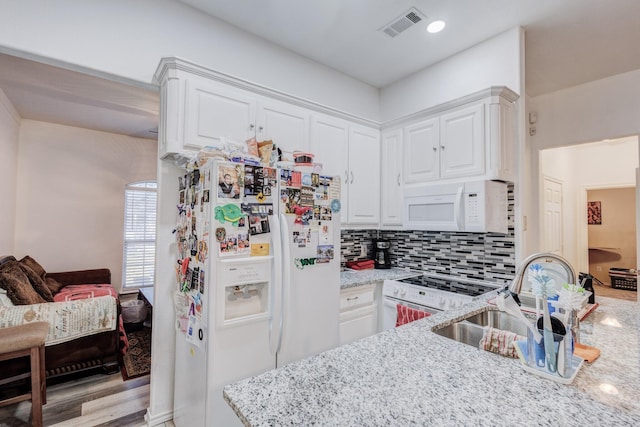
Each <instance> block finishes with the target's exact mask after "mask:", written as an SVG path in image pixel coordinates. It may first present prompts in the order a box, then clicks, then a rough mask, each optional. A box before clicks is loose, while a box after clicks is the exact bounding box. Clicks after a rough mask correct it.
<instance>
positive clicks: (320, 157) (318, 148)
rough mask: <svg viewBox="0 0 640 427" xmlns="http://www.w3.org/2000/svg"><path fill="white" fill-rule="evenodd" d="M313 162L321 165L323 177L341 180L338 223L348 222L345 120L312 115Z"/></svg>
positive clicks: (347, 124) (347, 133)
mask: <svg viewBox="0 0 640 427" xmlns="http://www.w3.org/2000/svg"><path fill="white" fill-rule="evenodd" d="M310 151H311V152H312V153H313V154H314V155H315V157H314V159H313V161H314V162H316V163H320V164H322V173H323V175H331V176H339V177H340V179H341V184H342V186H341V190H342V191H341V194H340V198H341V200H340V204H341V205H342V208H343V211H342V212H341V217H340V221H341V222H342V223H343V224H345V223H347V221H348V220H349V218H348V215H345V210H344V209H346V206H347V200H348V197H349V196H348V191H349V187H348V182H349V179H348V178H349V161H348V156H349V123H348V122H347V121H346V120H342V119H338V118H336V117H331V116H327V115H324V114H319V113H318V114H314V115H313V117H312V119H311V147H310Z"/></svg>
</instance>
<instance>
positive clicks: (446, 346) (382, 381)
mask: <svg viewBox="0 0 640 427" xmlns="http://www.w3.org/2000/svg"><path fill="white" fill-rule="evenodd" d="M489 295H491V294H489ZM489 298H491V296H487V297H484V298H482V299H481V300H479V301H475V302H472V303H469V304H467V305H465V306H463V307H460V308H459V309H455V310H450V311H448V312H444V313H439V314H436V315H433V316H431V317H428V318H425V319H422V320H419V321H416V322H413V323H410V324H407V325H405V326H402V327H399V328H395V329H393V330H390V331H385V332H382V333H380V334H377V335H374V336H371V337H368V338H365V339H362V340H360V341H356V342H355V343H352V344H348V345H345V346H342V347H338V348H335V349H333V350H329V351H327V352H324V353H321V354H319V355H316V356H312V357H310V358H307V359H304V360H301V361H299V362H295V363H291V364H289V365H286V366H284V367H282V368H280V369H276V370H272V371H269V372H266V373H264V374H261V375H259V376H256V377H253V378H248V379H246V380H243V381H240V382H238V383H235V384H232V385H228V386H226V387H225V388H224V398H225V400H226V401H227V402H228V403H229V404H230V406H231V407H232V408H233V410H234V411H235V412H236V414H237V415H238V416H239V417H240V419H241V420H242V422H243V423H244V424H245V425H247V426H274V425H283V426H284V425H340V426H364V425H366V426H405V425H409V424H417V425H490V426H495V425H523V426H530V425H531V426H533V425H536V426H537V425H561V426H563V425H640V399H638V396H640V372H639V371H640V366H639V364H638V360H639V357H640V351H639V342H638V338H639V337H638V331H639V330H640V320H639V319H640V311H639V310H638V308H639V307H638V304H637V303H635V302H630V301H622V300H616V299H612V298H599V299H598V302H599V303H600V306H599V307H598V309H597V310H596V311H595V312H593V313H591V314H590V315H589V316H588V317H587V319H585V320H583V321H582V323H581V340H582V342H583V343H584V344H586V345H591V346H595V347H597V348H599V349H600V350H601V352H602V353H601V355H600V357H599V358H598V359H597V360H596V361H595V362H593V364H591V365H589V364H587V363H586V362H585V364H584V365H583V367H582V369H581V370H580V372H578V374H577V377H576V378H575V380H574V381H573V383H572V384H571V385H563V384H560V383H557V382H554V381H551V380H548V379H545V378H542V377H539V376H536V375H532V374H530V373H528V372H526V371H524V370H523V369H522V367H521V365H520V362H519V361H518V360H514V359H509V358H505V357H502V356H499V355H496V354H493V353H489V352H486V351H481V350H478V349H476V348H473V347H471V346H468V345H465V344H461V343H458V342H455V341H453V340H450V339H448V338H445V337H441V336H439V335H436V334H434V333H433V332H432V329H434V328H437V327H440V326H441V325H446V324H449V323H451V322H453V321H455V320H457V319H460V318H463V317H467V315H468V314H469V313H472V312H478V311H483V310H485V309H486V306H487V305H489V304H488V303H487V302H486V300H488V299H489Z"/></svg>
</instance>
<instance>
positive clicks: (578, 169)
mask: <svg viewBox="0 0 640 427" xmlns="http://www.w3.org/2000/svg"><path fill="white" fill-rule="evenodd" d="M638 163H639V162H638V137H636V136H633V137H628V138H621V139H616V140H604V141H599V142H593V143H585V144H579V145H574V146H568V147H559V148H552V149H547V150H541V151H540V177H541V178H540V188H541V191H540V196H539V201H540V203H539V204H540V215H541V216H540V218H541V226H542V227H543V229H545V230H546V227H547V223H548V222H550V221H551V224H549V226H550V227H552V228H553V227H555V229H556V230H557V227H558V225H555V224H553V215H551V216H549V215H547V211H548V210H549V209H551V211H552V213H553V211H554V209H555V207H554V206H555V205H554V203H549V201H548V200H547V199H548V197H547V196H548V195H549V194H550V193H549V189H552V188H557V186H558V185H559V186H560V191H561V199H560V200H561V204H560V205H559V213H558V214H557V215H558V217H559V218H560V222H561V228H560V230H562V233H560V234H559V235H558V234H556V236H558V237H559V239H560V240H561V243H560V244H559V245H558V243H557V242H554V240H553V237H552V236H549V237H548V238H547V237H543V238H542V239H541V244H542V245H543V246H541V249H542V250H545V251H554V250H557V248H558V247H559V248H560V251H561V253H560V255H561V256H563V257H564V258H566V259H567V260H568V261H569V262H570V263H571V265H573V266H574V268H575V269H576V273H578V272H589V273H591V274H592V275H594V276H595V277H596V278H598V279H599V281H601V282H602V283H603V286H604V287H603V288H602V289H600V290H601V292H600V295H602V296H612V297H622V298H624V299H631V300H634V301H635V300H636V299H637V292H634V291H630V290H625V289H614V288H612V287H611V280H610V279H609V268H612V267H614V268H628V269H632V268H633V269H635V268H637V267H638V265H637V250H636V245H637V241H638V230H637V227H635V222H636V218H637V212H636V204H635V203H636V200H635V199H636V197H635V192H636V169H637V168H638ZM618 190H620V191H622V192H626V193H625V195H624V197H623V198H622V199H620V200H618V202H620V204H618V203H617V202H616V205H615V207H613V205H612V203H613V199H611V200H609V199H607V202H606V204H603V203H602V202H603V200H596V198H600V199H602V197H604V196H605V195H606V194H607V193H608V192H609V191H611V197H614V196H613V193H614V192H615V191H618ZM591 192H594V193H591ZM598 192H599V193H598ZM629 192H631V193H633V195H634V197H629ZM589 194H591V195H594V197H595V198H593V199H592V198H590V197H589ZM618 197H619V196H618ZM625 197H626V198H625ZM588 201H594V202H597V201H600V202H601V203H600V206H601V209H602V212H601V214H602V215H603V216H602V218H601V219H602V221H604V222H605V224H609V225H611V224H612V223H614V221H615V222H618V221H619V219H613V217H612V214H614V213H616V212H617V211H618V210H621V209H624V210H625V211H627V212H631V215H632V222H633V230H632V231H631V235H630V236H629V231H628V230H627V231H626V234H625V231H615V230H614V231H610V232H609V233H606V232H602V233H600V234H598V232H600V231H602V230H604V229H605V228H606V227H607V225H605V226H603V225H602V224H600V225H595V224H591V225H590V224H589V220H588V210H587V206H588V205H587V202H588ZM612 209H613V210H612ZM556 210H557V209H556ZM607 212H608V213H607ZM554 215H555V214H554ZM590 231H591V233H590ZM594 233H595V234H594ZM546 234H549V233H546V232H545V233H543V236H546ZM594 239H595V240H594ZM629 241H632V245H631V244H630V243H629ZM630 246H632V248H630ZM622 247H625V251H624V253H625V255H621V254H619V253H617V252H620V251H619V250H616V249H615V248H622ZM590 248H591V249H590ZM605 251H606V253H605ZM616 251H617V252H616ZM629 253H632V255H628V254H629ZM623 258H624V261H623ZM629 258H631V259H629ZM605 260H606V262H604V261H605ZM590 261H595V262H591V263H590ZM623 264H624V265H623ZM590 268H593V269H594V271H591V270H590ZM596 268H599V271H596V270H595V269H596ZM596 273H597V274H596ZM594 282H595V283H597V281H595V280H594ZM609 291H610V292H609ZM598 294H599V293H598V289H596V295H598ZM608 294H610V295H608Z"/></svg>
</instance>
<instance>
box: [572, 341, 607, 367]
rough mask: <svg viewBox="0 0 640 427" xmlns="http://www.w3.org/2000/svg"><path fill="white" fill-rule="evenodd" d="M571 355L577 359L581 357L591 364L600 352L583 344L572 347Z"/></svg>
mask: <svg viewBox="0 0 640 427" xmlns="http://www.w3.org/2000/svg"><path fill="white" fill-rule="evenodd" d="M573 353H574V354H575V355H577V356H578V357H582V358H583V359H584V360H586V361H587V362H589V363H592V362H593V361H594V360H596V359H597V358H598V357H599V356H600V350H599V349H597V348H595V347H589V346H588V345H584V344H576V345H575V346H574V347H573Z"/></svg>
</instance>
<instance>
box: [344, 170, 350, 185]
mask: <svg viewBox="0 0 640 427" xmlns="http://www.w3.org/2000/svg"><path fill="white" fill-rule="evenodd" d="M344 183H345V184H348V183H349V172H347V171H344Z"/></svg>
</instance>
